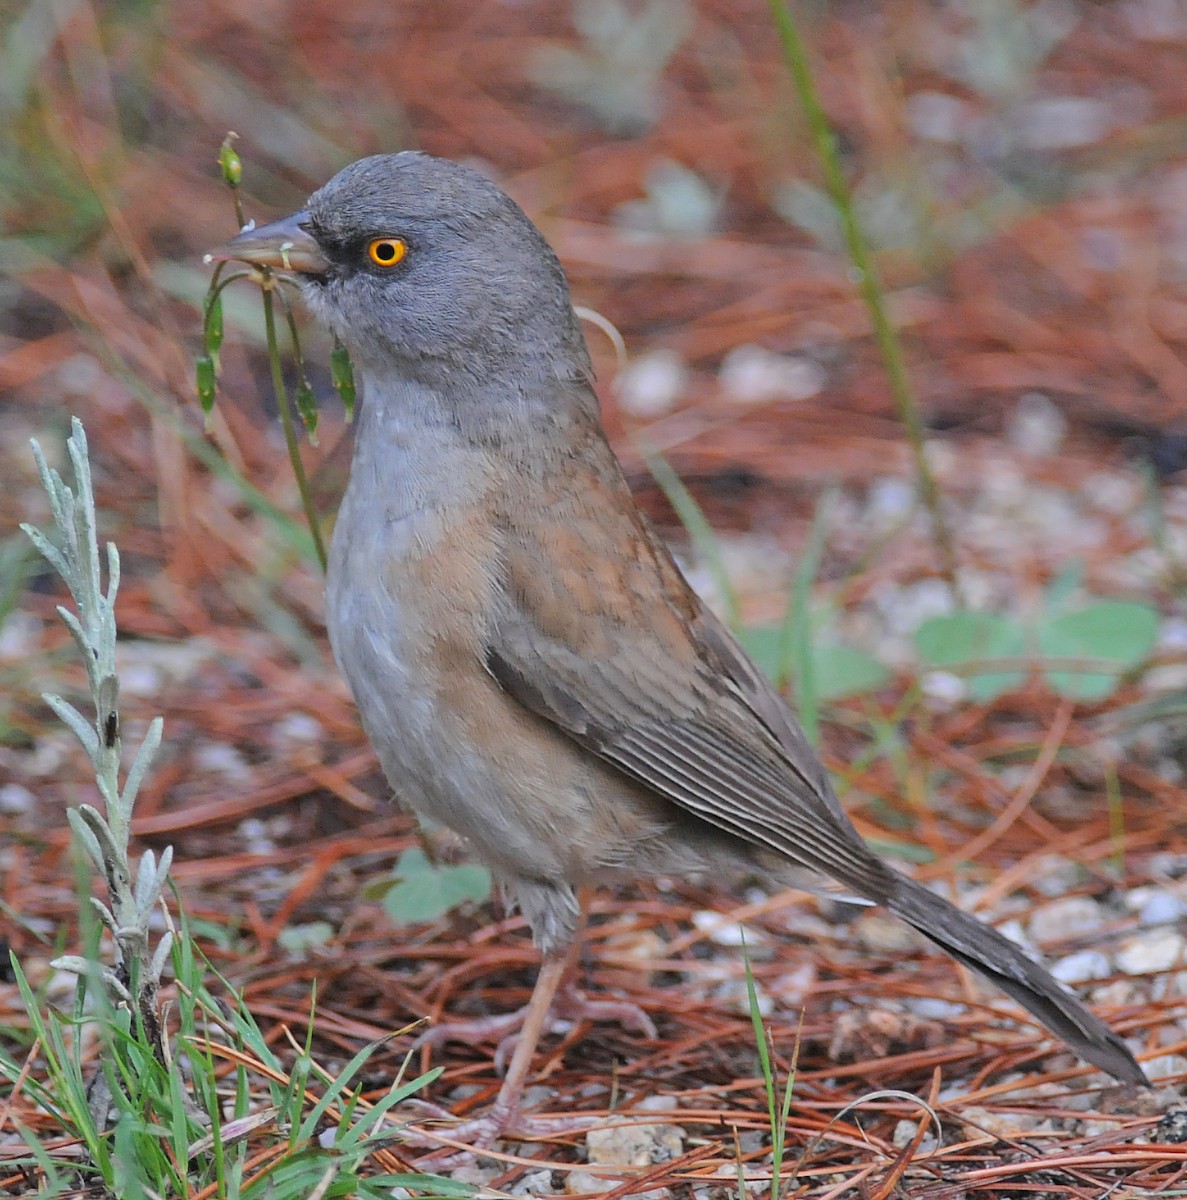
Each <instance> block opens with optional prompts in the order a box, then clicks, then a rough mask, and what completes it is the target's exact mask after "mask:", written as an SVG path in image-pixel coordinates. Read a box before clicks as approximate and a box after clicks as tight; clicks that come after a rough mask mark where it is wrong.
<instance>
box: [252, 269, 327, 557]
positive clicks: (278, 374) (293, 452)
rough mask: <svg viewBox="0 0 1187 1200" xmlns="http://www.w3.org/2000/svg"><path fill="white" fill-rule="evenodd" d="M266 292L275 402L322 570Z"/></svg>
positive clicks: (317, 529) (317, 526)
mask: <svg viewBox="0 0 1187 1200" xmlns="http://www.w3.org/2000/svg"><path fill="white" fill-rule="evenodd" d="M263 295H264V333H265V336H266V338H267V342H268V363H269V365H270V366H271V368H272V387H273V390H274V391H275V392H276V403H277V406H278V408H279V409H280V423H281V424H282V425H283V426H284V441H285V445H286V446H287V447H288V452H289V459H290V461H291V462H292V464H293V476H294V478H295V479H296V481H297V490H298V491H299V492H300V493H301V507H302V508H303V509H304V510H305V519H306V521H308V522H309V532H310V533H311V534H312V535H313V548H314V549H315V550H316V551H317V561H318V562H319V563H321V569H322V571H323V572H324V571H325V569H326V544H325V541H324V540H323V539H322V535H321V522H320V521H319V520H318V517H317V510H316V509H315V508H314V507H313V497H312V495H310V492H309V480H308V479H307V478H306V477H305V464H304V463H303V462H302V461H301V448H300V446H299V445H298V443H297V430H296V426H295V425H294V423H293V408H292V404H291V403H290V402H289V393H288V388H287V386H286V385H285V382H284V370H283V368H282V367H281V365H280V347H279V346H278V345H277V343H276V312H275V310H274V309H273V306H272V289H271V288H269V287H266V288H264V289H263Z"/></svg>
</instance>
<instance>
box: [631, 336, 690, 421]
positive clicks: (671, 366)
mask: <svg viewBox="0 0 1187 1200" xmlns="http://www.w3.org/2000/svg"><path fill="white" fill-rule="evenodd" d="M614 386H615V388H616V389H617V391H618V403H619V404H620V405H622V407H623V408H624V409H625V410H626V411H627V412H629V413H631V414H632V415H633V416H636V417H659V416H662V415H663V414H664V413H666V412H670V411H671V410H672V408H674V407H675V405H676V401H677V400H679V399H680V396H681V393H682V392H683V391H684V389H685V388H686V387H687V386H688V367H687V366H686V365H685V362H684V359H683V358H681V357H680V355H679V354H677V353H676V351H675V350H653V351H651V353H649V354H642V355H640V356H639V357H638V358H636V359H635V360H634V362H631V363H629V364H628V365H627V366H625V367H624V368H623V369H622V371H621V372H620V373H619V375H618V378H617V379H616V380H615V384H614Z"/></svg>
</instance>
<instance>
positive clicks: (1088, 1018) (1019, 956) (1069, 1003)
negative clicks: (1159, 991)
mask: <svg viewBox="0 0 1187 1200" xmlns="http://www.w3.org/2000/svg"><path fill="white" fill-rule="evenodd" d="M897 882H898V884H899V886H898V888H897V889H896V892H895V895H894V896H893V897H891V898H888V899H886V900H885V901H884V903H885V904H886V906H887V907H888V908H889V909H890V911H891V912H893V913H895V914H896V915H897V916H899V917H901V918H902V919H903V920H904V921H906V922H907V923H908V924H910V925H913V926H914V927H915V928H916V929H918V930H919V932H920V933H922V934H923V935H924V936H925V937H928V938H930V939H931V940H932V941H933V942H935V943H936V945H938V946H939V947H940V948H941V949H943V950H945V951H946V952H947V953H948V954H950V955H951V956H952V957H953V958H955V959H956V960H957V961H958V962H961V963H964V965H965V966H967V967H971V968H972V969H973V970H974V971H977V972H979V973H980V974H982V975H984V976H985V977H986V978H987V979H989V980H991V981H992V982H993V983H995V984H996V985H997V986H998V987H999V988H1001V990H1002V991H1003V992H1005V993H1006V994H1007V995H1008V996H1012V997H1013V998H1014V999H1015V1000H1017V1001H1018V1003H1019V1004H1021V1005H1022V1006H1023V1008H1025V1009H1026V1010H1027V1011H1028V1012H1030V1013H1032V1014H1033V1015H1034V1016H1035V1017H1037V1018H1038V1019H1039V1020H1040V1021H1041V1022H1042V1023H1043V1024H1044V1025H1045V1026H1046V1027H1047V1028H1048V1029H1049V1030H1050V1031H1051V1032H1052V1033H1054V1034H1055V1035H1056V1036H1057V1037H1060V1038H1062V1039H1063V1040H1064V1041H1065V1042H1066V1043H1067V1044H1068V1045H1069V1046H1070V1047H1071V1048H1072V1049H1073V1050H1075V1052H1076V1053H1077V1054H1079V1055H1080V1057H1081V1058H1083V1059H1085V1060H1086V1061H1087V1062H1090V1063H1092V1064H1093V1065H1094V1066H1097V1067H1100V1069H1101V1070H1102V1071H1107V1072H1108V1073H1109V1074H1110V1075H1112V1076H1113V1078H1114V1079H1120V1080H1122V1081H1123V1082H1124V1083H1138V1084H1147V1085H1148V1083H1149V1081H1148V1080H1147V1079H1146V1075H1145V1073H1144V1072H1143V1070H1142V1068H1141V1067H1140V1066H1139V1065H1138V1063H1137V1060H1136V1059H1135V1058H1134V1056H1133V1055H1132V1054H1131V1053H1130V1052H1129V1049H1128V1048H1127V1047H1126V1045H1125V1043H1124V1042H1123V1041H1122V1040H1121V1038H1120V1037H1119V1036H1118V1035H1117V1034H1116V1033H1114V1032H1113V1030H1111V1029H1110V1028H1109V1027H1108V1026H1107V1025H1106V1024H1105V1023H1104V1022H1103V1021H1101V1020H1099V1019H1098V1018H1097V1017H1094V1016H1093V1015H1092V1013H1090V1012H1089V1011H1088V1009H1086V1008H1085V1007H1084V1005H1083V1004H1081V1003H1080V1001H1079V1000H1077V999H1076V998H1075V996H1073V995H1072V994H1071V993H1070V992H1068V991H1066V990H1065V989H1064V988H1063V987H1062V986H1061V985H1060V984H1059V983H1057V982H1056V981H1055V979H1054V978H1052V976H1051V975H1049V974H1048V973H1047V971H1045V970H1044V969H1043V968H1042V967H1041V966H1039V964H1038V963H1036V962H1034V961H1032V960H1031V959H1029V958H1027V956H1026V955H1025V954H1024V953H1023V952H1022V950H1021V949H1019V947H1018V946H1016V945H1015V944H1014V943H1013V942H1011V941H1010V940H1009V939H1008V938H1006V937H1003V936H1002V934H1000V933H998V932H997V930H996V929H993V928H991V927H990V926H988V925H983V924H982V923H981V922H980V921H978V920H976V919H975V918H973V917H970V916H969V915H968V914H967V913H964V912H961V910H960V909H958V908H956V907H955V906H954V905H952V904H949V903H948V901H947V900H945V899H943V898H942V897H941V896H937V895H935V894H934V893H933V892H929V891H928V890H927V889H926V888H924V887H920V885H919V884H917V883H915V882H914V881H912V880H910V879H907V878H905V877H900V878H899V879H898V881H897Z"/></svg>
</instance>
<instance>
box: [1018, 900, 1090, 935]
mask: <svg viewBox="0 0 1187 1200" xmlns="http://www.w3.org/2000/svg"><path fill="white" fill-rule="evenodd" d="M1103 920H1104V914H1103V912H1102V911H1101V907H1100V905H1099V904H1097V902H1096V901H1095V900H1092V899H1090V898H1089V897H1088V896H1068V897H1066V898H1065V899H1063V900H1056V901H1054V902H1053V903H1051V904H1045V905H1044V906H1043V907H1042V908H1040V909H1039V910H1038V912H1036V913H1035V914H1034V916H1032V917H1031V919H1030V939H1031V941H1033V942H1037V943H1039V944H1040V945H1042V944H1044V943H1046V942H1066V941H1071V940H1072V939H1074V938H1078V937H1083V936H1084V935H1085V934H1090V933H1095V932H1096V931H1097V930H1098V929H1099V928H1100V927H1101V923H1102V921H1103Z"/></svg>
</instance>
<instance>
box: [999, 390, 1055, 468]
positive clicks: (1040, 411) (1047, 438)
mask: <svg viewBox="0 0 1187 1200" xmlns="http://www.w3.org/2000/svg"><path fill="white" fill-rule="evenodd" d="M1066 433H1067V418H1066V417H1065V416H1064V415H1063V413H1062V412H1060V410H1059V408H1058V406H1057V405H1055V404H1053V403H1052V402H1051V401H1050V400H1049V399H1048V398H1047V397H1046V396H1044V395H1043V393H1042V392H1027V393H1026V394H1025V395H1024V396H1022V397H1021V398H1020V399H1019V401H1018V404H1017V406H1016V407H1015V409H1014V411H1013V413H1012V414H1011V415H1010V418H1009V420H1008V422H1007V424H1006V437H1007V438H1008V439H1009V440H1010V442H1011V443H1013V445H1014V446H1015V447H1016V448H1017V449H1018V450H1020V451H1021V452H1022V453H1023V454H1026V455H1029V456H1030V457H1032V458H1038V457H1041V456H1043V455H1047V454H1054V453H1055V452H1056V451H1057V450H1058V449H1059V447H1060V444H1061V443H1062V441H1063V439H1064V435H1065V434H1066Z"/></svg>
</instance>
